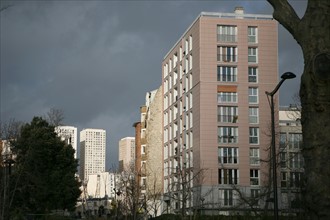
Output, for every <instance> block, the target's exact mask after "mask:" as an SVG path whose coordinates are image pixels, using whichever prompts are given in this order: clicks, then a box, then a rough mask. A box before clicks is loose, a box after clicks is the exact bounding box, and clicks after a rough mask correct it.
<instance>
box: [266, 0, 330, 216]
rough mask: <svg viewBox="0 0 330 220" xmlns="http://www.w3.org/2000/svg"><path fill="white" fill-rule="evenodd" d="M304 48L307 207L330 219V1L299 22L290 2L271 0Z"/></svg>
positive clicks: (317, 2) (315, 2) (315, 1)
mask: <svg viewBox="0 0 330 220" xmlns="http://www.w3.org/2000/svg"><path fill="white" fill-rule="evenodd" d="M268 2H269V3H270V4H271V5H272V6H273V8H274V14H273V16H274V18H275V19H276V20H278V21H279V22H280V23H281V24H282V25H283V26H284V27H285V28H286V29H287V30H288V31H289V32H290V33H291V34H292V36H293V37H294V38H295V39H296V41H297V42H298V44H299V45H300V46H301V48H302V51H303V57H304V61H305V63H304V73H303V75H302V77H301V84H300V100H301V104H302V121H301V122H302V130H303V151H302V153H303V156H304V162H305V167H304V168H305V178H304V183H305V190H304V196H305V205H306V211H307V214H308V216H309V217H310V218H311V219H330V13H329V12H330V1H326V0H309V1H308V5H307V10H306V12H305V15H304V16H303V17H302V18H301V19H299V17H298V16H297V15H296V13H295V12H294V10H293V8H292V7H291V6H290V5H289V3H288V2H287V0H268Z"/></svg>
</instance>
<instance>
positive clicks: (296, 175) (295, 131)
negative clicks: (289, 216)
mask: <svg viewBox="0 0 330 220" xmlns="http://www.w3.org/2000/svg"><path fill="white" fill-rule="evenodd" d="M300 119H301V116H300V110H299V108H297V107H296V106H294V105H291V106H289V107H281V108H280V110H279V126H280V131H279V132H280V135H279V139H280V140H279V143H280V149H279V154H280V177H279V179H280V181H281V185H280V186H281V190H280V195H281V196H280V198H281V202H280V204H281V207H280V208H281V209H282V212H288V213H294V212H300V211H301V208H302V207H301V201H302V180H303V174H304V168H303V165H304V160H303V156H302V153H301V150H302V129H301V123H300Z"/></svg>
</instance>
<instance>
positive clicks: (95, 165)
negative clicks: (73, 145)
mask: <svg viewBox="0 0 330 220" xmlns="http://www.w3.org/2000/svg"><path fill="white" fill-rule="evenodd" d="M80 146H81V148H80V151H81V154H80V156H81V158H80V165H81V167H80V168H81V172H80V175H81V176H80V178H81V179H82V180H86V179H87V177H88V176H89V175H91V174H97V173H99V172H104V171H105V155H106V131H105V130H103V129H84V130H82V131H81V132H80Z"/></svg>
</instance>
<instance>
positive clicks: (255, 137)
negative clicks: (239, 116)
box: [249, 127, 259, 144]
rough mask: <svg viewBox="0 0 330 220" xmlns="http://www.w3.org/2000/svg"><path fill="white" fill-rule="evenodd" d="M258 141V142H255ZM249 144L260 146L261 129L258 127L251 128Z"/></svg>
mask: <svg viewBox="0 0 330 220" xmlns="http://www.w3.org/2000/svg"><path fill="white" fill-rule="evenodd" d="M255 140H257V141H255ZM249 143H250V144H259V128H258V127H249Z"/></svg>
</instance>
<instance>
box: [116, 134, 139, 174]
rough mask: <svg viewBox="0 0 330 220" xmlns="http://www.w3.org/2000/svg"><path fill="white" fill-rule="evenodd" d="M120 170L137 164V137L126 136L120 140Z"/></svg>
mask: <svg viewBox="0 0 330 220" xmlns="http://www.w3.org/2000/svg"><path fill="white" fill-rule="evenodd" d="M118 154H119V155H118V159H119V171H120V172H121V171H123V170H124V169H129V167H131V166H134V164H135V138H134V137H125V138H122V139H120V141H119V151H118Z"/></svg>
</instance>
